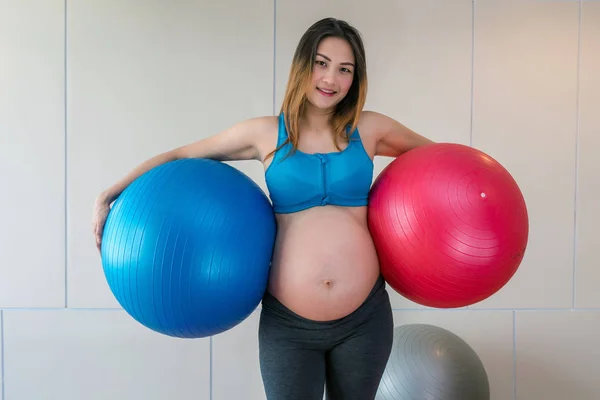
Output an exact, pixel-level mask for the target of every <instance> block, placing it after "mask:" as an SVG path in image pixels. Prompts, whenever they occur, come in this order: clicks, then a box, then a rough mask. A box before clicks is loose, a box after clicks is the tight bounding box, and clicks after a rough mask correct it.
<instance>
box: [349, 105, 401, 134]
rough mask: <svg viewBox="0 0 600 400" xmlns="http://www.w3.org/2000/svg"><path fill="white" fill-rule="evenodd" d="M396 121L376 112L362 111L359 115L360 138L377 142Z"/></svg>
mask: <svg viewBox="0 0 600 400" xmlns="http://www.w3.org/2000/svg"><path fill="white" fill-rule="evenodd" d="M395 122H396V121H395V120H393V119H392V118H390V117H388V116H387V115H385V114H382V113H379V112H377V111H371V110H364V111H362V112H361V113H360V117H359V120H358V129H359V131H360V134H361V137H364V138H369V139H375V140H379V139H380V137H381V135H382V133H383V132H385V131H386V130H388V129H389V128H390V127H391V126H392V125H393V124H394V123H395Z"/></svg>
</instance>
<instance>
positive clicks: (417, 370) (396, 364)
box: [375, 324, 490, 400]
mask: <svg viewBox="0 0 600 400" xmlns="http://www.w3.org/2000/svg"><path fill="white" fill-rule="evenodd" d="M489 398H490V385H489V381H488V376H487V373H486V371H485V368H484V367H483V363H482V362H481V359H480V358H479V356H478V355H477V354H476V353H475V351H474V350H473V349H472V348H471V346H469V345H468V344H467V342H465V341H464V340H463V339H461V338H460V337H458V336H457V335H456V334H454V333H452V332H450V331H448V330H446V329H443V328H440V327H437V326H434V325H427V324H408V325H402V326H398V327H396V328H395V329H394V343H393V345H392V351H391V354H390V358H389V359H388V363H387V366H386V369H385V372H384V374H383V377H382V379H381V382H380V384H379V390H378V392H377V396H376V397H375V399H376V400H459V399H460V400H489Z"/></svg>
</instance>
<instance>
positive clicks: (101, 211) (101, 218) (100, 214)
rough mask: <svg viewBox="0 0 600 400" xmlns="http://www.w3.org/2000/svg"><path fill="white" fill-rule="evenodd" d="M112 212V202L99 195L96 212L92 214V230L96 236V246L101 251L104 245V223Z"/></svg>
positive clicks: (95, 206)
mask: <svg viewBox="0 0 600 400" xmlns="http://www.w3.org/2000/svg"><path fill="white" fill-rule="evenodd" d="M109 212H110V203H109V202H108V201H107V200H105V199H103V198H102V197H98V199H96V202H95V203H94V214H93V216H92V232H93V233H94V237H95V238H96V248H97V249H98V251H100V249H101V247H102V233H103V232H104V224H105V223H106V218H107V217H108V213H109Z"/></svg>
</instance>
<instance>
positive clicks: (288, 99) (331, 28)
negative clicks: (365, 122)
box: [267, 18, 367, 157]
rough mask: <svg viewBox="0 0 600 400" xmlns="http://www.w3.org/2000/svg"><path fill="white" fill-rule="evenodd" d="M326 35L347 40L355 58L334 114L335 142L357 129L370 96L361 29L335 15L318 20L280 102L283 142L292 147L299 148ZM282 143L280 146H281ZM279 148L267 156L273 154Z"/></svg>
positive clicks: (308, 33) (304, 39)
mask: <svg viewBox="0 0 600 400" xmlns="http://www.w3.org/2000/svg"><path fill="white" fill-rule="evenodd" d="M327 37H337V38H341V39H344V40H346V41H347V42H348V44H349V45H350V47H351V48H352V51H353V53H354V58H355V68H354V77H353V80H352V85H351V86H350V89H349V91H348V93H347V94H346V96H345V97H344V99H343V100H342V101H340V102H339V103H338V104H337V106H336V108H335V112H334V115H333V116H332V119H331V122H332V128H333V131H334V134H335V138H336V140H335V146H336V148H337V149H338V150H341V149H340V147H339V145H338V140H337V138H338V137H339V138H341V139H342V140H343V141H346V142H347V141H348V134H347V132H346V129H347V127H350V132H352V131H354V129H356V126H357V124H358V118H359V116H360V113H361V111H362V109H363V106H364V104H365V101H366V97H367V65H366V56H365V49H364V45H363V41H362V38H361V34H360V32H359V31H358V30H357V29H356V28H354V27H352V26H351V25H350V24H348V23H347V22H346V21H342V20H339V19H336V18H324V19H322V20H320V21H317V22H315V23H314V24H313V25H312V26H311V27H310V28H308V30H307V31H306V32H305V33H304V35H302V37H301V39H300V42H299V43H298V46H297V47H296V51H295V53H294V57H293V59H292V66H291V68H290V75H289V80H288V84H287V88H286V92H285V97H284V99H283V104H282V106H281V111H280V112H281V113H283V114H284V118H285V126H286V129H287V132H288V138H287V139H286V141H285V142H284V143H282V144H281V146H283V145H285V144H287V143H289V142H291V144H292V147H293V149H292V151H293V150H296V149H297V148H298V136H299V133H298V132H299V121H300V118H301V117H302V115H303V113H304V110H305V107H306V102H307V99H306V90H307V88H308V87H309V85H310V82H311V78H312V72H313V66H314V64H315V61H316V55H317V48H318V46H319V43H320V42H321V41H322V40H323V39H325V38H327ZM281 146H280V147H281ZM275 151H277V149H276V150H274V151H273V152H271V153H270V154H269V155H268V156H267V157H269V156H271V155H273V154H274V153H275Z"/></svg>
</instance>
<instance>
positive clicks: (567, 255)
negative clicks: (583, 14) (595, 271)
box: [473, 1, 579, 308]
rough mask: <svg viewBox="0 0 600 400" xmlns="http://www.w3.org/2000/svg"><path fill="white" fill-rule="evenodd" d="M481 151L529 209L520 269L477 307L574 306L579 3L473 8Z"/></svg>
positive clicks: (477, 136) (475, 135) (476, 126)
mask: <svg viewBox="0 0 600 400" xmlns="http://www.w3.org/2000/svg"><path fill="white" fill-rule="evenodd" d="M475 10H476V11H475V67H474V83H475V84H474V122H473V123H474V128H473V130H474V132H473V146H474V147H476V148H479V149H481V150H483V151H485V152H487V153H488V154H490V155H491V156H492V157H494V158H496V159H497V160H498V161H499V162H500V163H502V164H503V165H504V166H505V167H506V168H507V169H508V170H509V171H510V172H511V174H512V175H513V176H514V178H515V179H516V180H517V183H518V184H519V185H520V187H521V189H522V191H523V193H524V196H525V200H526V202H527V206H528V210H529V218H530V239H529V245H528V249H527V252H526V254H525V257H524V260H523V262H522V264H521V267H520V269H519V270H518V271H517V273H516V275H515V276H514V277H513V279H512V280H511V281H510V282H509V283H508V284H507V285H506V286H505V287H504V288H503V289H502V290H501V291H500V292H499V293H498V294H496V295H495V296H493V297H491V298H490V299H488V300H486V301H483V302H482V303H481V304H479V305H477V306H478V307H485V308H489V307H500V308H509V307H511V308H512V307H517V308H523V307H525V308H535V307H571V305H572V297H573V296H572V286H573V272H572V271H573V235H574V233H573V223H574V221H573V214H574V198H575V195H574V194H575V163H576V160H575V157H576V153H575V130H576V118H577V42H578V21H579V18H578V13H579V10H578V4H577V3H576V2H550V1H549V2H546V1H540V2H514V1H510V2H499V1H479V2H477V3H476V6H475Z"/></svg>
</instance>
